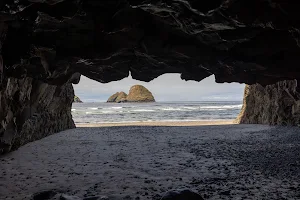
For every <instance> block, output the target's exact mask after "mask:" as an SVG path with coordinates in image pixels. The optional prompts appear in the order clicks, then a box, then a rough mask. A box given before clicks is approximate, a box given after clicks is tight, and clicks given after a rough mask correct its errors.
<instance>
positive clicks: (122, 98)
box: [107, 92, 127, 103]
mask: <svg viewBox="0 0 300 200" xmlns="http://www.w3.org/2000/svg"><path fill="white" fill-rule="evenodd" d="M126 98H127V94H126V93H125V92H117V93H115V94H113V95H111V96H110V97H109V98H108V100H107V102H108V103H122V102H126Z"/></svg>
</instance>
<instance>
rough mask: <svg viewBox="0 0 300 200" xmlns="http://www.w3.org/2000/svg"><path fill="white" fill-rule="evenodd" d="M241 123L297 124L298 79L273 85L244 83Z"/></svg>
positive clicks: (299, 119)
mask: <svg viewBox="0 0 300 200" xmlns="http://www.w3.org/2000/svg"><path fill="white" fill-rule="evenodd" d="M237 122H238V123H243V124H269V125H293V126H296V125H299V124H300V85H299V81H297V80H292V81H281V82H278V83H276V84H273V85H268V86H265V87H264V86H262V85H260V84H254V85H246V87H245V91H244V102H243V107H242V110H241V113H240V114H239V116H238V118H237Z"/></svg>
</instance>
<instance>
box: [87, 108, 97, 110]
mask: <svg viewBox="0 0 300 200" xmlns="http://www.w3.org/2000/svg"><path fill="white" fill-rule="evenodd" d="M88 109H89V110H98V108H88Z"/></svg>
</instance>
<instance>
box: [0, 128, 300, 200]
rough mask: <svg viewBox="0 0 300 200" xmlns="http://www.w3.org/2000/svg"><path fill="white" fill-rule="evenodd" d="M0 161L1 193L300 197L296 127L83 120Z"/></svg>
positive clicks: (14, 196) (5, 195) (23, 195)
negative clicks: (175, 192)
mask: <svg viewBox="0 0 300 200" xmlns="http://www.w3.org/2000/svg"><path fill="white" fill-rule="evenodd" d="M0 162H1V164H0V199H9V200H12V199H13V200H19V199H30V198H31V196H32V195H33V194H35V193H38V192H40V191H45V190H53V189H56V190H60V191H61V192H62V193H65V194H68V195H75V196H77V197H79V198H81V199H83V198H88V197H95V196H98V197H100V196H102V195H104V196H107V197H108V199H114V200H119V199H134V200H135V199H140V200H144V199H154V200H156V199H157V200H158V199H160V198H161V196H162V195H163V194H164V193H165V192H166V191H169V190H172V189H178V188H189V189H192V190H194V191H196V192H198V193H199V194H201V195H202V196H203V197H204V199H228V200H229V199H300V185H299V184H300V129H299V128H297V127H270V126H263V125H219V126H215V125H213V126H182V127H172V126H168V127H165V126H125V127H124V126H114V127H85V128H77V129H74V130H68V131H64V132H61V133H58V134H55V135H52V136H49V137H47V138H44V139H42V140H40V141H36V142H32V143H30V144H27V145H25V146H23V147H21V148H20V149H19V150H17V151H15V152H12V153H10V154H7V155H5V156H2V157H1V158H0ZM90 199H92V198H90Z"/></svg>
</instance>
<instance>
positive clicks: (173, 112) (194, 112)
mask: <svg viewBox="0 0 300 200" xmlns="http://www.w3.org/2000/svg"><path fill="white" fill-rule="evenodd" d="M241 108H242V102H240V101H222V102H220V101H205V102H204V101H200V102H155V103H74V104H73V106H72V115H73V119H74V121H75V123H121V122H157V121H165V122H168V121H218V120H233V119H235V118H236V117H237V115H238V114H239V112H240V110H241Z"/></svg>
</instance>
